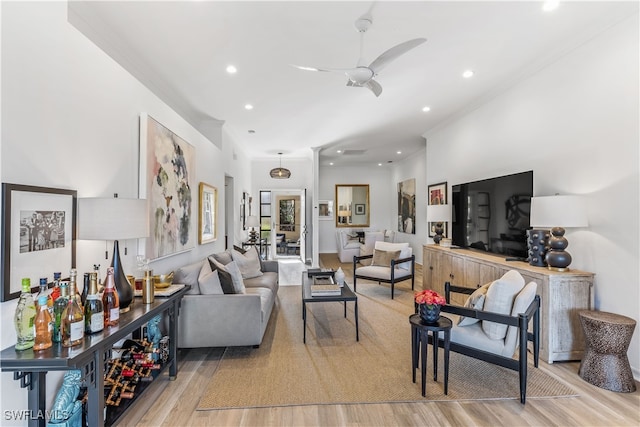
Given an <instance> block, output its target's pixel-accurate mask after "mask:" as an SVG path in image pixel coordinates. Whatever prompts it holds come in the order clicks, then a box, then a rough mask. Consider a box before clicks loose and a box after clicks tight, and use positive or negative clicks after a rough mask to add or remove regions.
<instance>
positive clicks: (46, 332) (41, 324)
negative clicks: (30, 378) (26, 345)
mask: <svg viewBox="0 0 640 427" xmlns="http://www.w3.org/2000/svg"><path fill="white" fill-rule="evenodd" d="M45 280H46V279H45ZM45 283H46V282H45ZM38 306H39V308H38V314H37V315H36V339H35V343H34V345H33V349H34V350H44V349H47V348H49V347H51V346H52V345H53V344H52V342H51V333H52V332H53V325H52V323H51V314H49V307H48V306H47V295H41V296H40V297H39V298H38Z"/></svg>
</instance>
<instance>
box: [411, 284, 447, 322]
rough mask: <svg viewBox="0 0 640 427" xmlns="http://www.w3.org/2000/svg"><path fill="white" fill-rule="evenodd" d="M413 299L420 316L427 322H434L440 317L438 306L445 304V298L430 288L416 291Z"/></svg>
mask: <svg viewBox="0 0 640 427" xmlns="http://www.w3.org/2000/svg"><path fill="white" fill-rule="evenodd" d="M413 299H414V301H415V302H416V304H417V305H418V308H419V310H418V311H419V313H420V317H421V318H422V320H424V321H425V322H427V323H435V322H437V321H438V318H439V317H440V307H442V306H443V305H445V304H446V303H447V301H446V300H445V298H444V297H443V296H442V295H440V294H438V293H437V292H436V291H432V290H431V289H425V290H424V291H420V292H416V294H415V295H414V298H413Z"/></svg>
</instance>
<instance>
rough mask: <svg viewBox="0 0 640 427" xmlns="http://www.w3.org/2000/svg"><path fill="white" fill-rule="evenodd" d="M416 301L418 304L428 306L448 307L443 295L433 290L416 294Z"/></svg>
mask: <svg viewBox="0 0 640 427" xmlns="http://www.w3.org/2000/svg"><path fill="white" fill-rule="evenodd" d="M414 299H415V301H416V303H418V304H426V305H446V304H447V300H445V298H444V297H443V296H442V295H440V294H438V293H437V292H436V291H432V290H431V289H427V290H424V291H420V292H416V294H415V297H414Z"/></svg>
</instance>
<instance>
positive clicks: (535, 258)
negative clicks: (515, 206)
mask: <svg viewBox="0 0 640 427" xmlns="http://www.w3.org/2000/svg"><path fill="white" fill-rule="evenodd" d="M548 245H549V230H527V246H528V248H527V253H528V257H527V261H529V264H530V265H534V266H536V267H544V266H546V265H547V261H546V260H545V256H546V254H547V246H548Z"/></svg>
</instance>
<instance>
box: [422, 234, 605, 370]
mask: <svg viewBox="0 0 640 427" xmlns="http://www.w3.org/2000/svg"><path fill="white" fill-rule="evenodd" d="M422 262H423V264H422V265H423V267H422V283H423V287H424V288H425V289H427V288H428V289H433V290H434V291H436V292H438V293H440V294H441V295H444V283H445V282H450V283H451V284H452V285H456V286H465V287H468V288H477V287H479V286H482V285H484V284H485V283H488V282H491V281H493V280H495V279H497V278H499V277H501V276H502V275H503V274H504V273H506V272H507V271H509V270H516V271H518V272H519V273H520V274H521V275H522V277H524V280H525V282H526V283H529V282H531V281H534V282H536V283H537V284H538V291H537V293H538V295H540V358H542V359H543V360H544V361H546V362H547V363H553V362H554V361H561V360H581V359H582V356H583V353H584V349H585V341H584V335H583V333H582V327H581V325H580V317H579V316H578V312H579V311H580V310H592V309H593V278H594V274H593V273H588V272H586V271H580V270H573V269H571V270H569V271H562V272H561V271H552V270H549V269H548V268H546V267H535V266H532V265H529V263H527V262H523V261H506V260H505V258H503V257H500V256H498V255H493V254H488V253H486V252H480V251H473V250H469V249H455V248H443V247H442V246H439V245H424V246H423V258H422ZM456 298H461V299H456ZM452 302H453V303H454V304H457V305H462V304H464V296H463V295H455V297H454V298H453V301H452Z"/></svg>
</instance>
